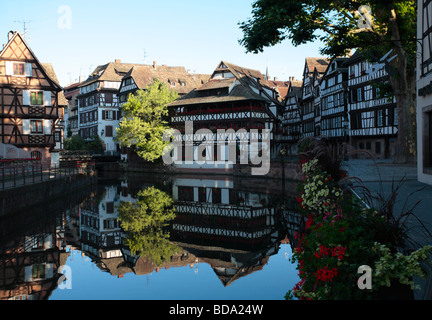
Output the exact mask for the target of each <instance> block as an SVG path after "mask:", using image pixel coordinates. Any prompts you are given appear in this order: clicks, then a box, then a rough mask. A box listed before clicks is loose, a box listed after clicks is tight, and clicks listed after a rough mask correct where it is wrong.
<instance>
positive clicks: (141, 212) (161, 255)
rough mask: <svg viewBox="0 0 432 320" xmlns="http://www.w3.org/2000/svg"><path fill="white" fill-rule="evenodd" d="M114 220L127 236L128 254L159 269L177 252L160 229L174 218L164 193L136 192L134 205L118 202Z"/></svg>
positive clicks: (170, 201) (152, 191)
mask: <svg viewBox="0 0 432 320" xmlns="http://www.w3.org/2000/svg"><path fill="white" fill-rule="evenodd" d="M118 211H119V216H118V220H119V221H120V223H121V226H122V228H123V229H124V230H125V231H126V233H127V238H126V239H125V245H127V246H128V247H129V249H130V250H131V252H132V254H136V253H139V255H140V256H145V257H148V258H150V259H151V260H152V261H153V263H154V264H156V265H160V264H161V263H162V262H164V261H166V260H167V259H169V258H170V257H171V256H172V255H173V254H175V253H177V252H178V247H177V246H175V245H173V244H172V243H170V241H169V233H168V232H167V231H166V230H165V229H164V227H166V226H167V225H168V224H169V222H170V221H172V220H173V219H174V218H175V216H176V215H175V210H174V201H173V200H172V198H171V197H170V196H169V195H168V194H166V193H165V192H163V191H161V190H159V189H156V188H154V187H149V188H146V189H144V190H141V191H140V192H138V199H137V202H136V203H131V202H122V203H121V204H120V207H119V210H118Z"/></svg>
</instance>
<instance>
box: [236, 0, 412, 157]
mask: <svg viewBox="0 0 432 320" xmlns="http://www.w3.org/2000/svg"><path fill="white" fill-rule="evenodd" d="M416 7H417V1H416V0H396V1H393V0H371V1H368V3H367V6H366V3H363V2H360V1H356V0H350V1H342V0H336V1H330V0H307V1H301V2H300V1H293V0H257V1H255V2H254V3H253V5H252V17H251V18H249V19H248V20H247V21H244V22H241V23H240V24H239V26H240V29H241V30H242V31H243V38H242V39H241V40H240V41H239V42H240V44H241V45H243V46H244V47H245V48H246V51H247V52H253V53H258V52H262V51H263V50H264V48H265V47H270V46H274V45H276V44H278V43H280V42H281V41H284V40H290V41H291V43H292V44H293V45H294V46H299V45H301V44H305V43H308V42H313V41H317V40H320V41H322V43H323V44H324V45H323V47H322V48H321V54H323V55H326V56H329V57H331V58H332V57H337V56H345V55H347V54H348V53H349V52H350V50H351V49H359V50H360V51H361V52H362V54H363V55H364V56H365V57H366V58H367V59H368V60H369V61H373V62H377V61H379V60H380V59H381V58H382V57H383V56H384V55H385V54H386V53H387V52H389V51H390V50H393V51H392V55H396V59H394V60H392V61H391V62H390V63H388V64H387V65H386V68H387V71H388V73H389V74H390V80H389V83H390V85H391V88H392V91H393V93H394V96H395V98H396V103H397V106H398V116H399V127H398V130H399V131H398V132H399V137H400V139H398V157H399V160H398V162H406V161H408V160H412V155H414V154H415V146H414V144H415V139H416V137H415V112H414V110H415V108H414V106H415V101H414V98H413V97H414V95H415V63H416V61H415V59H416V30H417V27H416V26H417V13H416V12H417V10H416Z"/></svg>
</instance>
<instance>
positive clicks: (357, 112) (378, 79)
mask: <svg viewBox="0 0 432 320" xmlns="http://www.w3.org/2000/svg"><path fill="white" fill-rule="evenodd" d="M344 66H345V67H347V68H348V77H349V79H348V89H347V90H348V92H347V94H348V101H349V103H348V116H349V122H350V132H349V136H350V144H351V146H352V147H354V149H356V150H362V151H366V152H368V153H370V154H372V155H374V157H376V158H389V157H391V156H393V155H395V153H396V152H397V150H396V144H395V141H396V139H397V132H398V131H397V124H398V117H397V112H396V103H395V99H394V97H393V96H389V95H388V94H384V93H383V90H382V89H381V88H382V84H385V83H386V82H387V81H388V77H389V75H388V73H387V71H386V68H385V64H384V63H383V64H378V63H372V62H369V61H367V60H366V59H365V58H364V57H363V56H362V55H361V54H360V52H359V51H356V52H355V53H354V55H353V56H352V57H351V58H349V59H348V60H346V61H345V63H344ZM380 90H381V91H380ZM358 154H359V155H360V154H361V153H358Z"/></svg>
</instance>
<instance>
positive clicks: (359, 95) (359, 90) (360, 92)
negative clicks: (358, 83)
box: [357, 88, 362, 101]
mask: <svg viewBox="0 0 432 320" xmlns="http://www.w3.org/2000/svg"><path fill="white" fill-rule="evenodd" d="M357 101H362V88H357Z"/></svg>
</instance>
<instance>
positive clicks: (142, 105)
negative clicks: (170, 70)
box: [116, 79, 178, 161]
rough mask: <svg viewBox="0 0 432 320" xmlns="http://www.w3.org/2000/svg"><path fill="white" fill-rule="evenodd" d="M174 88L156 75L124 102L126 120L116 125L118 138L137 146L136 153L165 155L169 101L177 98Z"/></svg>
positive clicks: (146, 157)
mask: <svg viewBox="0 0 432 320" xmlns="http://www.w3.org/2000/svg"><path fill="white" fill-rule="evenodd" d="M177 97H178V95H177V93H176V92H175V91H171V90H170V88H169V87H168V85H166V84H165V83H162V82H161V81H159V80H158V79H155V80H154V81H153V82H152V83H151V84H150V85H149V86H148V87H147V88H146V89H145V90H138V91H137V92H136V94H135V95H130V96H129V99H128V102H127V103H126V104H124V105H123V107H122V112H123V120H122V121H121V122H120V125H119V128H118V129H117V138H116V139H117V141H118V142H119V143H120V145H121V146H123V147H131V146H135V147H136V150H137V154H138V155H139V156H140V157H141V158H143V159H144V160H146V161H154V160H156V159H158V158H159V157H161V156H162V152H163V149H164V147H165V146H166V145H167V144H168V142H165V141H163V135H164V133H168V132H169V127H168V122H167V116H168V108H167V105H168V104H169V103H171V102H173V101H174V100H175V99H177Z"/></svg>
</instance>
